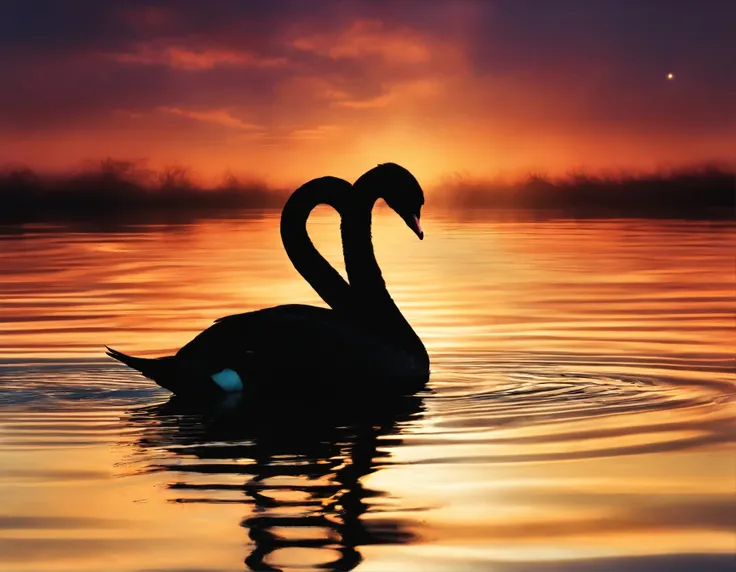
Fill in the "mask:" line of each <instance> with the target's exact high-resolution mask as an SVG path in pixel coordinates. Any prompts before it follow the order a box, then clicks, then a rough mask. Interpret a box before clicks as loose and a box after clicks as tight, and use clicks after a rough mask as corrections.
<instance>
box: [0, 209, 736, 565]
mask: <svg viewBox="0 0 736 572" xmlns="http://www.w3.org/2000/svg"><path fill="white" fill-rule="evenodd" d="M313 219H314V220H312V221H310V232H311V233H312V235H313V236H314V237H315V241H316V242H317V244H318V245H319V246H320V248H321V249H322V250H323V251H324V252H326V253H327V256H328V258H329V259H331V260H333V261H337V260H338V259H339V256H338V255H339V243H338V230H337V219H336V217H335V216H334V215H332V214H331V213H329V212H323V211H320V212H318V213H316V214H315V216H314V217H313ZM277 223H278V215H277V214H276V213H274V214H264V215H252V214H251V215H243V216H240V217H233V218H231V219H222V220H209V221H200V222H197V223H192V224H180V225H168V226H166V225H161V226H156V225H146V226H129V227H119V228H115V229H105V228H102V227H100V228H97V229H95V228H94V226H93V227H89V228H86V229H84V228H79V227H64V226H63V225H59V226H53V225H45V226H44V225H36V226H26V227H5V228H2V229H0V570H3V571H6V570H13V571H31V570H32V571H62V570H63V571H67V570H68V571H75V572H76V571H80V572H81V571H95V572H97V571H101V570H105V571H144V570H145V571H164V570H191V571H195V570H196V571H231V570H244V569H245V570H248V569H252V570H325V569H326V570H353V569H355V570H360V571H362V572H369V571H383V572H395V571H402V572H403V571H407V572H408V571H412V570H417V571H418V570H421V571H429V572H434V571H436V572H445V571H450V570H452V571H459V572H470V571H473V572H475V571H478V572H480V571H484V572H485V571H498V572H521V571H530V572H551V571H555V572H563V571H573V572H582V571H592V570H596V571H598V570H605V571H625V572H633V571H636V572H639V571H641V572H645V571H646V572H651V571H665V570H666V571H670V570H671V571H678V572H685V571H693V572H694V571H698V572H700V571H710V570H715V571H720V570H732V569H733V568H732V565H733V563H734V555H733V554H734V550H735V548H736V532H734V531H735V530H736V528H734V527H735V526H736V523H735V522H734V515H736V503H735V502H734V499H735V498H736V494H735V493H736V449H735V448H734V436H735V434H736V431H735V425H734V417H735V415H734V414H735V413H736V407H735V406H734V399H735V397H736V382H735V380H734V310H735V309H734V251H735V250H734V248H735V246H736V245H735V239H736V226H735V225H734V223H733V222H728V221H727V222H704V221H700V222H698V221H676V220H634V219H632V220H580V221H574V220H563V219H539V220H536V221H535V220H532V219H529V218H528V217H527V218H524V217H517V216H514V215H513V213H512V214H510V215H509V216H506V217H497V218H496V219H494V220H490V219H483V218H477V217H475V218H468V219H466V220H459V219H452V218H441V217H439V218H431V217H430V218H429V219H428V220H426V221H425V223H424V226H425V231H426V234H427V237H426V239H425V240H424V241H422V242H420V241H418V240H416V238H415V237H414V236H413V235H412V234H411V232H410V231H409V230H407V229H406V228H405V227H403V226H402V223H401V222H400V221H399V220H398V217H396V216H395V215H392V214H390V213H386V212H381V213H379V214H378V215H377V216H376V221H375V225H374V226H375V228H374V237H375V242H376V250H377V254H378V257H379V260H380V262H381V265H382V268H383V269H384V274H385V277H386V280H387V283H388V285H389V287H390V289H391V292H392V293H393V295H394V298H395V299H396V300H397V303H398V304H399V306H400V307H401V308H402V309H403V310H404V312H405V314H406V315H407V317H408V318H409V320H410V322H411V323H412V325H413V326H414V328H415V329H416V330H417V332H418V333H419V334H420V335H421V337H422V338H423V339H424V340H425V343H426V345H427V348H428V350H429V352H430V356H431V358H432V376H431V380H430V384H429V387H428V389H427V391H425V392H423V393H422V394H420V395H418V396H417V397H416V398H414V399H406V400H402V401H400V402H397V403H387V404H385V406H383V407H382V408H381V409H380V411H378V410H377V411H373V412H366V413H364V414H362V415H359V416H355V415H352V414H350V413H349V412H346V411H319V412H315V411H308V410H307V411H305V410H300V409H299V408H298V407H294V406H292V407H290V408H289V409H280V408H271V409H268V408H264V409H260V408H259V409H258V410H257V411H254V412H253V413H252V416H249V418H248V419H244V420H238V419H233V417H232V415H231V414H229V411H230V410H228V409H227V408H226V407H222V408H220V409H207V410H199V411H197V410H187V409H184V408H182V407H181V406H179V405H177V404H176V403H175V402H173V403H169V394H168V393H167V392H166V391H165V390H162V389H159V388H158V387H157V386H155V385H154V384H153V383H152V382H150V381H148V380H146V379H144V378H143V377H141V376H139V375H138V374H136V373H135V372H132V371H130V370H128V369H126V368H125V367H123V366H121V365H119V364H117V363H115V362H113V361H112V360H110V359H109V358H106V357H105V356H104V353H103V344H109V345H111V346H112V347H115V348H116V349H119V350H121V351H124V352H129V353H133V354H140V355H149V356H153V355H164V354H166V353H171V352H173V351H175V350H176V349H177V348H178V347H180V346H181V345H183V344H184V343H186V342H187V341H188V340H189V339H191V337H193V336H194V335H195V334H196V333H198V332H199V331H201V330H202V329H204V328H206V327H207V326H208V325H209V324H210V323H211V322H212V320H214V319H215V318H218V317H220V316H223V315H226V314H230V313H235V312H239V311H246V310H250V309H256V308H260V307H264V306H271V305H276V304H280V303H285V302H304V303H318V299H317V298H316V296H315V294H314V293H313V292H311V291H310V289H309V287H308V286H307V285H306V283H304V282H303V280H302V279H301V278H300V277H299V276H298V275H297V273H296V272H295V271H294V270H293V269H292V267H291V266H290V264H289V262H288V259H287V257H286V255H285V254H284V252H283V249H282V247H281V244H280V240H279V234H278V224H277ZM347 382H349V380H346V383H347Z"/></svg>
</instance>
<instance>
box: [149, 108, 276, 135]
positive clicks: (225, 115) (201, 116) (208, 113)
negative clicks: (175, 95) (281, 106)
mask: <svg viewBox="0 0 736 572" xmlns="http://www.w3.org/2000/svg"><path fill="white" fill-rule="evenodd" d="M158 111H161V112H164V113H170V114H172V115H179V116H180V117H187V118H188V119H194V120H195V121H203V122H205V123H214V124H216V125H222V126H223V127H232V128H234V129H241V130H244V131H257V130H260V129H262V127H261V126H260V125H257V124H255V123H248V122H247V121H243V120H242V119H239V118H238V117H235V116H234V115H233V114H232V111H231V110H228V109H208V110H204V111H194V110H188V109H180V108H178V107H163V106H162V107H159V108H158Z"/></svg>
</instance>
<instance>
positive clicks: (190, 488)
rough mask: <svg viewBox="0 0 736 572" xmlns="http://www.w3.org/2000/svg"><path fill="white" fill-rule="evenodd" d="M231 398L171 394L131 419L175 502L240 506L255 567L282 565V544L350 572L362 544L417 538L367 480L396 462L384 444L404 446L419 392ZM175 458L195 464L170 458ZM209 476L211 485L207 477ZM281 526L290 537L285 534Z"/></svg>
mask: <svg viewBox="0 0 736 572" xmlns="http://www.w3.org/2000/svg"><path fill="white" fill-rule="evenodd" d="M233 399H237V398H236V397H235V396H231V398H230V400H229V401H225V402H222V403H220V404H219V405H210V406H207V407H203V406H201V405H197V404H195V403H193V402H192V401H185V400H182V399H181V398H178V397H176V396H174V397H172V398H171V399H170V400H169V401H168V402H167V403H164V404H162V405H156V406H153V407H145V408H142V409H137V410H134V411H132V412H130V413H129V414H128V416H127V421H128V423H130V424H131V425H133V426H134V427H137V428H138V429H139V430H140V434H141V436H140V438H139V439H138V440H137V442H136V445H137V448H138V450H139V451H141V452H142V453H144V454H145V458H146V460H147V461H146V462H147V463H148V466H147V467H146V469H145V470H147V471H149V470H153V471H163V472H166V473H168V474H170V475H171V479H170V480H169V482H168V484H167V488H168V489H169V490H170V491H171V492H172V498H171V502H174V503H210V504H217V503H238V504H243V505H244V509H246V510H245V511H244V512H246V514H245V516H244V517H243V519H242V520H241V521H240V522H239V523H238V524H239V525H240V526H241V527H243V528H244V529H245V530H246V531H247V533H248V537H249V538H250V540H251V541H252V547H251V550H250V552H249V554H248V555H247V556H246V557H245V559H244V562H245V565H246V566H247V567H248V568H249V569H251V570H259V571H263V570H279V568H278V567H277V566H276V565H273V564H271V563H269V562H270V561H271V562H272V561H273V560H274V558H277V556H278V554H277V553H278V552H279V551H281V550H284V549H288V548H310V549H318V550H322V551H324V560H323V561H322V562H321V563H320V564H319V565H316V566H315V567H317V568H320V569H325V570H333V571H340V572H344V571H349V570H353V569H354V568H355V567H357V566H358V565H359V564H360V563H361V561H362V556H361V554H360V547H361V546H365V545H373V544H405V543H411V542H415V541H418V540H419V537H418V536H417V533H416V532H415V531H413V530H412V529H411V528H410V527H409V523H410V522H411V521H410V520H409V519H406V520H403V519H399V518H395V517H388V516H385V517H384V518H381V517H380V513H381V508H380V505H379V504H376V503H375V499H378V498H384V500H390V499H387V498H386V497H387V494H386V493H385V492H382V491H379V490H373V489H370V488H367V487H366V486H364V485H363V483H362V480H363V478H364V477H365V476H366V475H369V474H371V473H373V472H375V471H377V470H380V469H381V468H382V467H384V466H387V465H390V463H391V461H390V453H388V452H387V448H389V447H391V448H395V447H398V446H400V445H401V444H402V440H401V438H400V437H399V436H400V434H401V433H402V431H404V430H405V428H406V427H407V426H409V425H411V424H412V422H415V421H416V420H417V419H419V418H420V416H421V415H422V412H423V409H424V407H423V403H422V399H421V398H419V397H407V398H396V399H389V400H381V401H380V402H378V401H376V402H372V403H362V404H360V405H356V406H353V407H341V408H335V407H332V406H331V405H330V404H329V403H325V404H323V406H321V407H319V406H315V407H317V409H315V407H310V408H304V407H300V406H299V405H298V404H292V405H289V404H274V403H273V402H266V403H260V402H252V401H249V400H242V401H237V402H236V401H233ZM379 438H380V441H379ZM177 457H186V458H188V459H191V458H194V461H193V462H188V463H186V464H179V463H176V462H174V463H169V462H167V461H171V460H173V459H176V458H177ZM243 460H246V461H249V462H246V463H243V462H242V461H243ZM188 475H193V476H194V478H192V479H191V481H190V480H189V479H187V476H188ZM206 475H212V477H213V478H212V482H210V483H207V482H202V481H203V478H205V476H206ZM234 475H237V477H236V478H235V479H233V478H232V477H233V476H234ZM223 477H224V478H223ZM241 477H242V482H232V481H233V480H237V481H240V479H241ZM285 478H286V480H285ZM223 480H228V481H230V482H227V483H223V482H222V481H223ZM370 499H374V502H373V503H371V500H370ZM369 511H370V512H371V513H373V516H372V517H371V518H370V519H364V518H363V517H364V515H365V514H366V513H367V512H369ZM283 528H288V529H289V531H290V532H289V534H279V533H278V529H283ZM302 529H308V531H305V534H303V535H300V534H299V531H300V530H302ZM315 531H316V532H318V534H316V535H315ZM307 532H308V533H307ZM335 556H336V557H335Z"/></svg>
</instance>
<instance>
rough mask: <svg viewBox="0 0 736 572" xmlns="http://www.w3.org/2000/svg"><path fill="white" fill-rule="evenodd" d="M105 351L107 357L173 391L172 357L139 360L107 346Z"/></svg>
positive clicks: (174, 377) (174, 368)
mask: <svg viewBox="0 0 736 572" xmlns="http://www.w3.org/2000/svg"><path fill="white" fill-rule="evenodd" d="M105 349H106V350H107V352H106V353H107V355H108V356H110V357H111V358H113V359H116V360H117V361H119V362H120V363H122V364H125V365H127V366H128V367H129V368H131V369H134V370H136V371H138V372H140V373H142V374H143V375H144V376H146V377H147V378H148V379H151V380H153V381H155V382H156V383H158V384H159V385H160V386H161V387H164V388H166V389H169V390H171V391H173V388H172V385H174V384H173V383H172V381H173V380H175V379H176V377H177V376H176V365H175V361H174V360H175V358H174V356H167V357H161V358H139V357H133V356H129V355H127V354H124V353H123V352H119V351H117V350H114V349H112V348H111V347H108V346H105Z"/></svg>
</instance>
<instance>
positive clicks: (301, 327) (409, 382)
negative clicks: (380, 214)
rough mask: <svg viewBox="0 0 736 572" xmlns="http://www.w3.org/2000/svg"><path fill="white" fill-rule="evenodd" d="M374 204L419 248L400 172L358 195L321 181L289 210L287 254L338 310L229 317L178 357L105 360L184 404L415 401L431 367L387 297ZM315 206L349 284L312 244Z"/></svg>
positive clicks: (414, 209) (378, 174)
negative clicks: (329, 218) (334, 223)
mask: <svg viewBox="0 0 736 572" xmlns="http://www.w3.org/2000/svg"><path fill="white" fill-rule="evenodd" d="M378 198H383V199H384V200H385V201H386V203H387V204H388V205H389V206H390V207H391V208H392V209H393V210H395V211H396V212H397V213H398V214H399V215H400V216H401V217H402V218H403V219H404V220H405V222H406V223H407V225H408V226H409V227H410V228H411V229H412V230H414V232H415V233H416V234H417V236H418V237H419V238H423V231H422V229H421V226H420V223H419V213H420V209H421V206H422V204H423V202H424V196H423V193H422V191H421V187H419V184H418V183H417V182H416V179H414V177H413V176H412V175H411V174H410V173H409V172H408V171H406V170H405V169H403V168H402V167H399V166H398V165H394V164H384V165H379V166H378V167H376V168H374V169H372V170H371V171H369V172H368V173H366V174H365V175H363V176H362V177H361V178H360V179H358V181H356V183H355V184H354V185H350V184H349V183H347V182H346V181H343V180H341V179H336V178H334V177H323V178H320V179H315V180H313V181H310V182H309V183H307V184H305V185H303V186H302V187H300V188H299V189H297V191H295V192H294V193H293V194H292V196H291V197H290V199H289V200H288V201H287V204H286V205H285V207H284V210H283V212H282V218H281V236H282V240H283V243H284V247H285V249H286V251H287V254H288V255H289V258H290V259H291V260H292V263H293V264H294V266H295V268H296V269H297V271H299V272H300V274H301V275H302V276H303V277H304V278H305V279H306V280H307V282H309V283H310V285H311V286H312V287H313V288H314V289H315V291H317V293H318V294H319V295H320V296H321V297H322V299H323V300H325V302H326V303H328V304H329V305H330V306H331V308H332V309H329V308H322V307H317V306H308V305H304V304H286V305H281V306H275V307H271V308H264V309H261V310H256V311H253V312H246V313H242V314H235V315H231V316H225V317H223V318H220V319H218V320H216V321H215V323H214V324H213V325H212V326H210V327H209V328H207V329H206V330H204V331H203V332H201V333H200V334H198V335H197V336H196V337H195V338H194V339H192V340H191V341H190V342H189V343H187V344H186V345H185V346H183V347H182V348H181V349H180V350H179V351H178V352H177V353H176V354H175V355H173V356H167V357H163V358H156V359H147V358H137V357H133V356H128V355H126V354H123V353H122V352H118V351H116V350H113V349H111V348H109V347H108V348H107V353H108V355H109V356H111V357H113V358H115V359H116V360H118V361H120V362H122V363H124V364H126V365H128V366H129V367H132V368H133V369H136V370H137V371H139V372H141V373H142V374H143V375H145V376H146V377H148V378H150V379H152V380H154V381H155V382H156V383H158V384H159V385H161V386H162V387H164V388H166V389H169V390H170V391H172V392H174V393H175V394H177V395H181V396H191V397H208V396H217V395H220V396H222V395H223V394H228V393H232V392H239V391H243V392H248V393H252V394H257V395H270V396H283V395H284V393H285V392H288V393H289V394H291V395H299V396H319V397H325V396H342V395H345V394H363V395H365V394H371V395H376V394H379V395H380V394H400V395H406V394H411V393H415V392H416V391H418V390H419V389H421V388H422V387H423V386H424V385H425V384H426V382H427V380H428V377H429V358H428V356H427V352H426V349H425V348H424V345H423V344H422V342H421V340H420V339H419V337H418V336H417V335H416V333H414V331H413V329H412V328H411V326H410V325H409V324H408V322H407V321H406V319H405V318H404V317H403V315H402V314H401V312H400V311H399V309H398V308H397V307H396V305H395V304H394V303H393V300H392V299H391V297H390V295H389V294H388V291H387V289H386V285H385V282H384V281H383V278H382V276H381V273H380V269H379V267H378V264H377V262H376V260H375V256H374V254H373V246H372V242H371V232H370V227H371V210H372V208H373V204H374V203H375V201H376V200H377V199H378ZM318 204H328V205H330V206H332V207H333V208H335V209H336V210H337V211H338V213H339V214H340V216H341V235H342V239H343V254H344V257H345V265H346V272H347V274H348V279H349V281H350V283H349V284H348V283H347V282H346V281H345V280H344V279H343V278H342V276H340V274H339V272H337V271H336V270H335V269H334V268H333V267H332V266H330V264H329V263H328V262H327V261H326V260H325V259H324V257H322V255H321V254H319V252H318V251H317V250H316V248H314V245H313V244H312V242H311V240H310V239H309V236H308V235H307V232H306V220H307V218H308V216H309V214H310V212H311V210H312V209H313V208H314V207H315V206H317V205H318Z"/></svg>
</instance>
